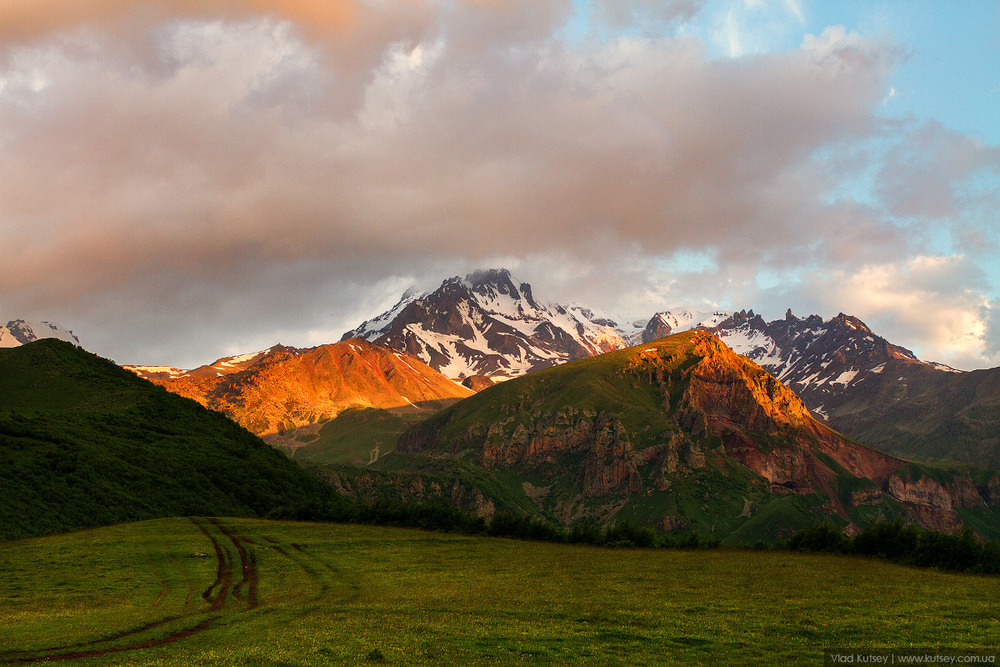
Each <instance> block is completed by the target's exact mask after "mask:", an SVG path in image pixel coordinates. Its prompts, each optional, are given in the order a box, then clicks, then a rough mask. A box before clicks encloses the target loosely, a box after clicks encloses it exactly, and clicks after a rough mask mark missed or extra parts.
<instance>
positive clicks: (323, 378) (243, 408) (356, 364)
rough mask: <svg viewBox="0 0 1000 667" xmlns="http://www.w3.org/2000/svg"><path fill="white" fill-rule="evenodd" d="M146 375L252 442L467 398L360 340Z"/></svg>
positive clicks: (413, 362) (419, 366)
mask: <svg viewBox="0 0 1000 667" xmlns="http://www.w3.org/2000/svg"><path fill="white" fill-rule="evenodd" d="M142 368H144V367H138V369H137V370H136V372H141V371H142ZM148 376H149V377H150V379H151V380H152V381H153V382H156V383H157V384H160V385H161V386H163V387H165V388H167V389H169V390H170V391H173V392H175V393H178V394H180V395H182V396H187V397H189V398H193V399H195V400H197V401H198V402H199V403H201V404H202V405H204V406H206V407H209V408H211V409H213V410H217V411H219V412H222V413H223V414H225V415H228V416H229V417H230V418H232V419H233V420H235V421H236V422H238V423H239V424H241V425H242V426H244V427H245V428H247V429H248V430H250V431H252V432H254V433H256V434H258V435H268V434H274V433H278V432H279V431H287V430H289V429H294V428H297V427H301V426H305V425H309V424H316V423H318V422H323V421H327V420H330V419H333V418H334V417H336V416H337V415H338V414H340V413H341V412H343V411H344V410H347V409H349V408H377V409H392V410H403V411H405V412H413V411H418V412H427V411H430V410H433V409H438V408H441V407H444V405H446V404H447V403H448V402H449V401H454V400H457V399H459V398H464V397H465V396H468V395H469V394H471V393H472V392H471V391H470V390H469V389H467V388H465V387H462V386H460V385H458V384H457V383H455V382H452V381H451V380H449V379H448V378H446V377H444V376H443V375H441V374H440V373H438V372H436V371H435V370H433V369H432V368H429V367H428V366H426V365H425V364H423V363H422V362H420V361H419V360H417V359H414V358H413V357H410V356H408V355H405V354H401V353H399V352H396V351H394V350H390V349H388V348H386V347H383V346H379V345H373V344H371V343H369V342H368V341H366V340H362V339H352V340H347V341H343V342H340V343H334V344H331V345H321V346H319V347H315V348H311V349H307V350H299V349H295V348H288V347H281V346H276V347H273V348H271V349H269V350H265V351H263V352H258V353H255V354H248V355H242V356H241V357H233V358H229V359H221V360H219V361H217V362H215V363H214V364H212V365H210V366H202V367H200V368H198V369H195V370H194V371H188V372H182V373H179V374H170V375H166V376H164V375H155V374H149V375H148Z"/></svg>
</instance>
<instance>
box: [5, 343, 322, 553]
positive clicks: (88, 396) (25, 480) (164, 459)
mask: <svg viewBox="0 0 1000 667" xmlns="http://www.w3.org/2000/svg"><path fill="white" fill-rule="evenodd" d="M333 497H334V495H333V493H332V491H331V490H330V488H329V487H328V486H327V485H325V484H323V483H322V482H321V481H319V480H318V479H316V478H315V477H313V476H311V475H309V474H308V473H306V472H305V471H303V470H301V469H300V468H299V467H298V466H296V465H295V464H294V463H292V462H291V461H289V460H288V459H287V458H286V457H285V456H284V455H283V454H281V453H280V452H277V451H275V450H274V449H273V448H271V447H269V446H268V445H266V444H265V443H263V442H262V441H261V440H260V439H259V438H257V437H255V436H253V435H252V434H250V433H248V432H247V431H245V430H244V429H242V428H241V427H239V426H238V425H236V424H235V423H233V422H232V421H230V420H229V419H227V418H226V417H224V416H223V415H220V414H218V413H215V412H212V411H210V410H206V409H205V408H203V407H201V406H200V405H198V404H197V403H195V402H194V401H192V400H189V399H186V398H182V397H180V396H177V395H174V394H171V393H170V392H167V391H166V390H164V389H162V388H160V387H157V386H154V385H153V384H151V383H149V382H147V381H145V380H143V379H140V378H138V377H136V376H135V375H134V374H133V373H130V372H128V371H126V370H123V369H121V368H119V367H118V366H116V365H115V364H114V363H112V362H111V361H108V360H105V359H102V358H100V357H97V356H95V355H93V354H90V353H88V352H86V351H84V350H82V349H80V348H78V347H76V346H74V345H72V344H70V343H66V342H64V341H61V340H56V339H45V340H39V341H36V342H32V343H28V344H26V345H23V346H20V347H16V348H11V349H3V350H0V539H14V538H19V537H25V536H31V535H43V534H47V533H54V532H59V531H64V530H70V529H75V528H81V527H88V526H99V525H105V524H112V523H118V522H122V521H133V520H138V519H148V518H153V517H165V516H174V515H220V516H222V515H240V516H263V515H265V514H267V513H268V512H270V511H272V510H274V509H275V508H277V507H280V506H282V505H285V504H294V503H302V502H305V501H306V500H307V499H310V498H319V499H325V500H332V499H333Z"/></svg>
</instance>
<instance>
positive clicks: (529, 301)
mask: <svg viewBox="0 0 1000 667" xmlns="http://www.w3.org/2000/svg"><path fill="white" fill-rule="evenodd" d="M630 336H631V333H630V332H628V331H625V330H622V329H619V327H618V324H617V322H614V321H612V320H610V319H607V318H604V317H601V316H600V315H599V314H595V313H594V312H593V311H591V310H588V309H587V308H583V307H581V306H562V305H549V304H545V303H543V302H540V301H537V300H536V299H535V298H534V296H533V294H532V292H531V286H530V285H529V284H528V283H524V282H520V281H518V280H517V279H516V278H514V277H513V276H512V275H511V274H510V271H508V270H506V269H492V270H489V271H476V272H475V273H471V274H469V275H467V276H465V277H464V278H461V277H454V278H450V279H448V280H445V281H444V282H443V283H442V284H441V286H440V287H439V288H438V289H437V290H435V291H434V292H431V293H428V294H419V295H418V294H414V293H407V294H404V295H403V298H402V299H400V301H399V303H397V304H396V305H395V306H394V307H393V308H391V309H390V310H389V311H387V312H385V313H383V314H382V315H379V316H378V317H375V318H373V319H371V320H368V321H367V322H364V323H362V324H361V325H360V326H358V327H357V328H356V329H353V330H351V331H348V332H347V333H345V334H344V336H343V338H342V340H346V339H348V338H355V337H357V338H365V339H367V340H369V341H372V342H377V343H380V344H383V345H387V346H389V347H391V348H393V349H397V350H400V351H403V352H407V353H409V354H412V355H413V356H415V357H417V358H418V359H420V360H422V361H423V362H424V363H426V364H428V365H429V366H431V367H432V368H436V369H437V370H439V371H441V372H442V373H444V374H445V375H447V376H449V377H452V378H464V377H468V376H471V375H501V376H504V375H505V376H517V375H523V374H525V373H528V372H530V371H534V370H538V369H541V368H547V367H549V366H554V365H556V364H559V363H562V362H565V361H570V360H573V359H582V358H585V357H589V356H593V355H595V354H600V353H602V352H608V351H610V350H616V349H619V348H622V347H626V346H627V345H628V344H629V340H628V338H629V337H630Z"/></svg>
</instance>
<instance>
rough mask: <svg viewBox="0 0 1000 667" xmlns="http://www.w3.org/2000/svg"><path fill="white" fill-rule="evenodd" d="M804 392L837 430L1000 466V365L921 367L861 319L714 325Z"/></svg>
mask: <svg viewBox="0 0 1000 667" xmlns="http://www.w3.org/2000/svg"><path fill="white" fill-rule="evenodd" d="M706 328H707V330H709V331H711V332H713V333H714V334H715V335H717V336H718V337H719V338H720V339H722V340H723V341H725V342H726V343H727V344H728V345H730V346H731V347H732V348H733V349H734V350H736V351H737V352H739V353H740V354H743V355H744V356H746V357H747V358H749V359H752V360H754V361H756V362H757V363H758V364H760V365H761V366H762V367H763V368H764V369H766V370H767V371H768V372H770V373H771V374H772V375H774V376H775V377H777V378H778V379H780V380H781V381H782V382H784V383H785V384H787V385H788V386H789V388H791V389H792V390H793V391H795V393H796V394H798V395H799V397H800V398H802V400H803V401H804V402H805V403H806V405H808V406H809V408H810V409H811V410H812V411H813V412H814V413H815V414H816V415H818V416H819V417H821V418H822V419H823V420H824V421H825V423H827V424H828V425H829V426H831V427H832V428H834V429H836V430H838V431H840V432H842V433H845V434H847V435H849V436H850V437H852V438H856V439H858V440H860V441H862V442H865V443H867V444H869V445H872V446H874V447H877V448H878V449H881V450H883V451H886V452H889V453H891V454H894V455H897V456H903V457H906V458H911V459H918V460H923V459H930V458H942V459H951V460H954V461H959V462H963V463H971V464H975V465H981V466H986V467H1000V369H990V370H982V371H974V372H970V373H967V372H962V371H956V370H955V369H952V368H949V367H947V366H943V365H941V364H935V363H929V362H925V361H921V360H920V359H918V358H917V357H916V356H915V355H914V354H913V353H912V352H910V351H909V350H907V349H905V348H902V347H899V346H898V345H893V344H892V343H890V342H889V341H887V340H886V339H884V338H882V337H881V336H878V335H877V334H875V333H874V332H873V331H872V330H871V329H870V328H868V326H866V325H865V323H864V322H862V321H861V320H859V319H858V318H856V317H851V316H848V315H844V314H840V315H838V316H837V317H835V318H833V319H831V320H826V321H824V320H823V319H822V318H820V317H818V316H816V315H811V316H809V317H807V318H802V319H800V318H797V317H795V316H793V315H792V314H791V312H788V313H787V314H786V316H785V319H784V320H777V321H774V322H765V321H764V320H763V319H762V318H761V317H760V316H759V315H755V314H754V313H753V311H749V312H743V311H741V312H739V313H735V314H733V315H732V317H730V318H728V319H726V320H725V321H722V322H720V323H719V324H718V325H716V326H714V327H706Z"/></svg>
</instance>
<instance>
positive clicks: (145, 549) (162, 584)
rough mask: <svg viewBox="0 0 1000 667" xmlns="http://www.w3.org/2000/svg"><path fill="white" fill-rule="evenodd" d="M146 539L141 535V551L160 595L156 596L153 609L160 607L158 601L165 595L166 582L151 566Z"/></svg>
mask: <svg viewBox="0 0 1000 667" xmlns="http://www.w3.org/2000/svg"><path fill="white" fill-rule="evenodd" d="M147 537H148V535H143V537H142V550H143V552H144V553H145V554H146V564H147V565H148V566H149V571H150V572H152V573H153V576H154V577H156V580H157V581H158V582H160V594H159V595H157V596H156V599H155V600H153V606H152V608H153V609H155V608H156V607H159V606H160V601H161V600H163V597H164V596H165V595H166V594H167V580H166V579H165V578H164V575H162V574H160V572H159V570H157V569H156V567H155V566H154V565H153V555H152V554H151V553H150V552H149V540H148V539H147Z"/></svg>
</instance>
